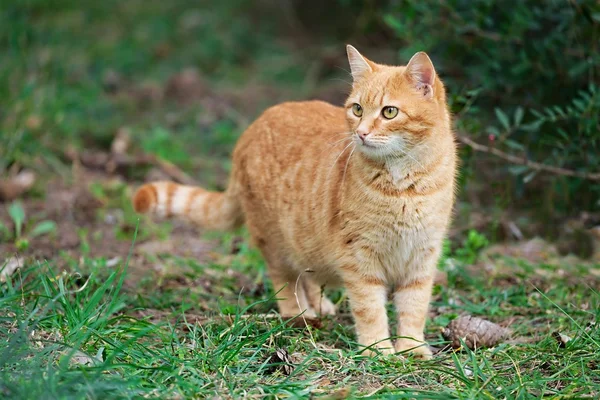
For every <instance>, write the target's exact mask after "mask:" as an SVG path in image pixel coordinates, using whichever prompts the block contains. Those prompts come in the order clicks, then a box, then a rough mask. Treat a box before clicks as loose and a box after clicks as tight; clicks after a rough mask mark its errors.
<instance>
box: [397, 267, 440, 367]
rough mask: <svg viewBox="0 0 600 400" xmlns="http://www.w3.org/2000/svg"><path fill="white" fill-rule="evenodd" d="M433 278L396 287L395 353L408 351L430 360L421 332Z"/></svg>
mask: <svg viewBox="0 0 600 400" xmlns="http://www.w3.org/2000/svg"><path fill="white" fill-rule="evenodd" d="M432 286H433V277H432V276H426V277H421V278H418V279H414V280H412V281H409V282H405V283H403V284H400V285H398V286H397V287H396V290H395V292H394V305H395V306H396V310H397V314H398V328H397V336H398V339H396V344H395V348H396V351H397V352H406V351H409V352H411V353H413V354H415V355H417V356H420V357H421V358H425V359H429V358H431V355H432V354H431V350H430V349H429V347H428V346H427V343H426V342H425V338H424V334H423V331H424V329H425V321H426V319H427V311H428V310H429V301H430V300H431V289H432Z"/></svg>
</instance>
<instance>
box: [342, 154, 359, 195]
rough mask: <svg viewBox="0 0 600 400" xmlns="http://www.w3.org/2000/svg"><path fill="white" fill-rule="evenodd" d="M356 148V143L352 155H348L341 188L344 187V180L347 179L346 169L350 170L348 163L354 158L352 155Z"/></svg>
mask: <svg viewBox="0 0 600 400" xmlns="http://www.w3.org/2000/svg"><path fill="white" fill-rule="evenodd" d="M355 150H356V145H355V146H354V148H353V149H352V151H351V152H350V155H349V156H348V160H346V166H345V167H344V175H343V176H342V184H341V185H340V188H343V187H344V181H345V180H346V171H347V170H348V164H350V159H351V158H352V155H353V154H354V151H355Z"/></svg>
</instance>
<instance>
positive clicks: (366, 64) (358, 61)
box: [346, 44, 375, 82]
mask: <svg viewBox="0 0 600 400" xmlns="http://www.w3.org/2000/svg"><path fill="white" fill-rule="evenodd" d="M346 53H348V62H349V63H350V71H351V73H352V79H353V80H354V82H356V81H358V80H360V79H362V78H363V77H364V76H365V75H366V74H368V73H370V72H373V69H374V66H375V65H374V64H373V62H371V61H369V60H367V59H366V58H365V57H363V56H362V55H361V54H360V53H359V52H358V50H356V49H355V48H354V46H351V45H349V44H348V45H346Z"/></svg>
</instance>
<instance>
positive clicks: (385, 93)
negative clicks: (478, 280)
mask: <svg viewBox="0 0 600 400" xmlns="http://www.w3.org/2000/svg"><path fill="white" fill-rule="evenodd" d="M347 52H348V60H349V62H350V69H351V72H352V79H353V85H352V92H351V93H350V96H349V97H348V100H347V101H346V105H345V106H346V117H347V119H348V124H349V127H350V132H351V134H352V139H353V140H354V142H355V144H356V146H357V148H358V149H359V150H360V151H361V152H362V153H363V154H365V155H367V156H369V157H372V158H381V159H389V158H391V157H400V156H403V155H405V154H406V153H407V152H411V151H412V150H413V149H414V148H415V146H419V145H420V146H421V147H423V146H424V145H426V144H427V143H433V142H434V141H435V140H436V138H435V135H437V134H441V133H440V132H447V131H448V129H449V127H448V118H449V117H448V112H447V107H446V94H445V90H444V85H443V84H442V82H441V81H440V79H439V78H438V77H437V74H436V72H435V68H434V67H433V63H432V62H431V59H430V58H429V56H427V54H425V53H423V52H419V53H417V54H415V55H414V56H413V57H412V58H411V59H410V61H409V62H408V64H407V65H406V66H388V65H380V64H376V63H374V62H373V61H370V60H368V59H367V58H365V57H363V56H362V55H361V54H360V53H359V52H358V50H356V49H355V48H354V47H352V46H350V45H348V46H347ZM444 128H445V129H444Z"/></svg>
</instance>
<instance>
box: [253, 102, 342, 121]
mask: <svg viewBox="0 0 600 400" xmlns="http://www.w3.org/2000/svg"><path fill="white" fill-rule="evenodd" d="M302 115H307V116H310V115H312V116H313V117H315V116H322V117H326V116H329V117H343V115H344V109H343V108H341V107H338V106H334V105H333V104H331V103H328V102H326V101H322V100H308V101H286V102H284V103H279V104H276V105H274V106H271V107H269V108H268V109H266V110H265V111H264V113H263V115H262V117H263V118H289V117H294V116H296V117H298V116H302Z"/></svg>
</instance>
